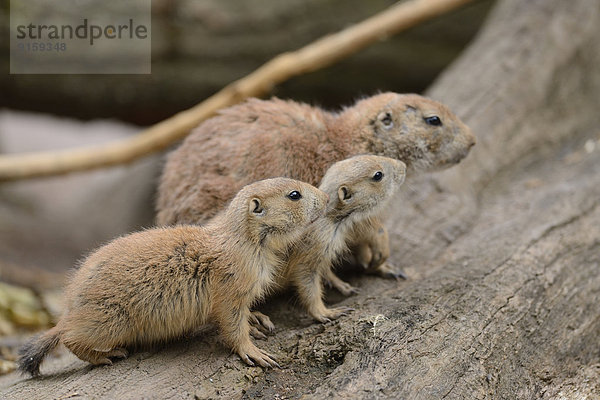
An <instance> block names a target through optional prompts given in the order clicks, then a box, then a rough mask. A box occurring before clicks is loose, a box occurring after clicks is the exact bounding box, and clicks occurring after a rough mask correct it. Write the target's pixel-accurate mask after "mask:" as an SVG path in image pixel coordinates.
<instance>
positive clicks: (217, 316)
mask: <svg viewBox="0 0 600 400" xmlns="http://www.w3.org/2000/svg"><path fill="white" fill-rule="evenodd" d="M326 204H327V195H326V194H325V193H323V192H321V191H320V190H318V189H317V188H315V187H313V186H311V185H309V184H307V183H303V182H299V181H295V180H292V179H287V178H276V179H267V180H263V181H259V182H256V183H253V184H251V185H248V186H246V187H244V188H243V189H241V190H240V191H239V193H238V194H237V195H236V196H235V197H234V199H233V200H232V201H231V204H230V205H229V206H228V207H227V209H226V210H225V211H224V212H223V213H222V214H221V215H219V216H218V217H216V218H215V219H213V220H212V221H211V222H210V223H209V224H207V225H206V226H204V227H199V226H176V227H172V228H155V229H149V230H146V231H142V232H137V233H133V234H130V235H127V236H123V237H120V238H118V239H115V240H114V241H112V242H110V243H108V244H107V245H105V246H103V247H101V248H99V249H98V250H96V251H95V252H93V253H92V254H91V255H89V256H88V257H87V258H86V259H85V260H84V261H83V263H82V265H81V267H80V268H79V269H78V270H77V271H75V273H74V275H73V277H72V279H71V281H70V283H69V284H68V286H67V288H66V291H65V293H66V302H65V304H66V309H65V313H64V315H63V316H62V317H61V319H60V320H59V322H58V324H57V325H56V326H55V327H54V328H52V329H50V330H49V331H47V332H46V333H44V334H43V335H41V336H40V337H37V338H35V339H33V340H32V341H31V342H29V343H28V344H27V345H26V346H24V348H23V349H22V356H21V358H20V359H19V362H18V364H19V369H20V370H21V371H23V372H28V373H30V374H32V375H38V374H39V366H40V363H41V362H42V360H43V358H44V356H45V355H46V354H47V353H48V352H49V351H50V350H51V349H52V348H54V347H55V346H57V345H58V343H59V342H62V343H63V344H64V345H65V346H66V347H67V348H68V349H69V350H71V351H72V352H73V353H74V354H75V355H76V356H77V357H79V358H80V359H82V360H85V361H89V362H90V363H92V364H111V363H112V361H111V358H114V357H117V358H119V357H126V356H127V350H126V349H127V347H130V346H136V345H143V344H150V343H155V342H161V341H165V340H168V339H172V338H176V337H179V336H181V335H183V334H185V333H188V332H190V331H193V330H194V329H195V328H197V327H199V326H200V325H202V324H204V323H206V322H209V321H214V322H216V324H217V325H218V327H219V328H220V331H221V335H222V337H223V339H224V341H225V342H226V343H227V345H229V346H231V347H232V348H233V350H234V351H236V352H237V354H239V356H240V357H241V358H242V360H243V361H244V362H246V363H247V364H249V365H254V362H256V363H258V364H259V365H261V366H263V367H267V366H276V365H277V363H276V361H275V360H274V358H273V356H271V355H270V354H269V353H267V352H265V351H263V350H261V349H259V348H258V347H256V346H255V345H254V343H253V342H252V341H251V339H250V336H249V331H250V328H249V324H248V318H249V317H250V311H249V307H251V306H252V304H253V303H254V302H255V301H256V300H257V299H260V298H261V297H262V296H263V295H264V294H265V293H266V292H267V291H268V290H269V288H270V287H271V286H272V285H273V280H274V277H275V275H276V274H277V272H278V270H279V269H280V268H281V263H282V256H283V255H285V254H286V251H287V249H288V248H289V246H290V244H291V243H293V242H294V241H295V240H298V239H299V238H300V237H301V235H302V233H303V232H304V231H305V230H306V228H307V227H308V226H309V225H310V224H311V223H312V222H314V221H315V220H316V219H318V217H319V216H321V215H322V214H323V212H324V209H325V206H326Z"/></svg>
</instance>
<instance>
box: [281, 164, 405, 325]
mask: <svg viewBox="0 0 600 400" xmlns="http://www.w3.org/2000/svg"><path fill="white" fill-rule="evenodd" d="M405 174H406V165H405V164H404V163H403V162H402V161H398V160H395V159H392V158H388V157H380V156H371V155H364V156H355V157H352V158H350V159H347V160H344V161H339V162H337V163H335V164H333V165H332V166H331V167H330V168H329V170H328V171H327V173H326V174H325V176H324V177H323V180H322V181H321V184H320V185H319V189H321V190H322V191H323V192H325V193H326V194H327V195H328V196H329V202H328V203H327V208H326V210H325V215H324V216H322V217H320V218H319V219H318V220H317V221H315V223H314V224H312V225H311V226H310V227H309V228H308V230H307V231H306V234H305V235H304V236H303V237H302V239H301V240H298V241H297V242H296V243H295V244H294V246H293V249H292V251H291V253H290V256H289V258H288V263H287V265H286V267H285V268H284V269H283V270H282V273H281V274H279V275H278V276H277V278H276V281H277V283H278V285H279V286H286V285H288V284H292V285H293V286H295V287H296V288H297V290H298V295H299V298H300V301H301V302H302V304H303V305H304V307H305V308H306V309H307V311H308V312H309V314H310V315H311V316H312V317H313V318H315V319H316V320H318V321H321V322H327V321H329V320H331V319H335V318H338V317H339V316H340V315H342V314H343V313H345V312H346V311H349V310H350V309H348V308H347V307H339V308H333V309H329V308H327V307H326V306H325V304H324V303H323V293H322V286H323V285H322V284H321V280H322V279H323V278H326V279H332V278H331V276H333V279H338V280H339V278H337V277H336V276H335V275H334V274H333V273H332V270H331V268H332V265H333V262H334V261H335V260H336V259H337V258H338V257H340V256H341V255H342V254H343V252H344V251H345V250H346V246H347V242H348V237H347V236H348V234H351V233H353V230H354V229H355V228H356V226H357V224H360V223H361V222H363V221H364V220H365V219H368V218H370V217H373V216H376V215H378V214H379V213H380V212H381V211H382V209H383V208H384V207H385V206H386V204H387V203H388V202H389V201H390V200H391V199H392V198H393V196H394V194H395V193H396V192H397V191H398V189H399V188H400V186H401V185H402V183H403V182H404V178H405ZM338 284H339V285H340V286H342V287H343V286H346V287H347V289H348V290H352V289H353V288H352V287H351V286H350V285H348V284H347V283H345V282H343V281H341V280H339V282H338Z"/></svg>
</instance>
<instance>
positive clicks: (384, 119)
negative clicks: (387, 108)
mask: <svg viewBox="0 0 600 400" xmlns="http://www.w3.org/2000/svg"><path fill="white" fill-rule="evenodd" d="M380 120H381V123H382V124H383V126H384V127H386V128H391V127H392V126H394V120H393V119H392V114H390V113H389V112H386V113H383V114H382V115H381V117H380Z"/></svg>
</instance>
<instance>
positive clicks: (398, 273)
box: [369, 262, 408, 279]
mask: <svg viewBox="0 0 600 400" xmlns="http://www.w3.org/2000/svg"><path fill="white" fill-rule="evenodd" d="M369 273H372V274H375V275H379V276H381V277H382V278H390V279H398V278H400V279H408V277H407V276H406V274H405V273H404V271H402V270H401V269H400V268H396V267H394V266H393V265H392V264H390V263H389V262H384V263H383V264H381V265H379V266H378V267H377V268H374V269H369Z"/></svg>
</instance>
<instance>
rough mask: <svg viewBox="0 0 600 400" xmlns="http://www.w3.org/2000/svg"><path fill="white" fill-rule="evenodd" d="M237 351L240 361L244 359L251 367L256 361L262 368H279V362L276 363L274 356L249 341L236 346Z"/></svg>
mask: <svg viewBox="0 0 600 400" xmlns="http://www.w3.org/2000/svg"><path fill="white" fill-rule="evenodd" d="M237 353H238V355H239V356H240V358H241V359H242V361H244V362H245V363H246V364H248V365H250V366H252V367H254V366H255V364H254V363H256V364H258V365H260V366H261V367H264V368H268V367H270V368H275V367H277V368H281V367H280V366H279V364H277V361H275V357H274V356H273V355H272V354H269V353H267V352H266V351H264V350H261V349H259V348H258V347H256V346H255V345H254V344H252V343H251V342H249V343H247V344H246V345H244V346H241V347H240V348H238V351H237Z"/></svg>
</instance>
